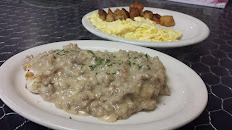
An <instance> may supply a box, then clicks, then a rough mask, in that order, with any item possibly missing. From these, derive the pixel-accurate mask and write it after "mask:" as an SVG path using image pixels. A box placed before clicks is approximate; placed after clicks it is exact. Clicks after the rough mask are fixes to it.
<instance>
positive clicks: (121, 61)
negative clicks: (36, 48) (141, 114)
mask: <svg viewBox="0 0 232 130" xmlns="http://www.w3.org/2000/svg"><path fill="white" fill-rule="evenodd" d="M23 68H24V70H26V71H28V72H32V73H33V75H30V76H29V77H28V76H26V80H27V88H30V89H29V90H30V91H31V92H33V93H38V94H40V95H41V96H42V98H43V99H44V100H45V101H48V102H52V103H54V104H55V105H56V107H57V108H60V109H63V110H65V111H67V112H69V113H73V114H78V115H92V116H95V117H98V118H99V119H101V120H104V121H108V122H114V121H116V120H118V119H127V118H128V117H130V116H131V115H132V114H133V113H136V112H138V111H141V110H154V108H155V107H156V102H157V99H158V97H159V95H169V94H170V91H169V88H168V87H167V85H166V81H167V76H166V73H165V68H164V66H163V64H162V63H161V62H160V60H159V58H158V57H150V56H149V55H147V54H144V53H138V52H135V51H128V52H127V51H124V50H120V51H118V52H108V51H104V52H100V51H91V50H82V49H80V48H78V47H77V45H76V44H69V45H66V46H64V47H63V49H62V50H51V51H48V52H44V53H41V54H39V55H37V56H35V57H34V56H32V55H31V56H27V58H26V59H25V62H24V64H23Z"/></svg>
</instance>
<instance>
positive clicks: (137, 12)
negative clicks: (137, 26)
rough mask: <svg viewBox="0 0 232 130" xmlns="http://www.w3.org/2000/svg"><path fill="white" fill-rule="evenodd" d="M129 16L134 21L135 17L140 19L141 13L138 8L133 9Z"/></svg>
mask: <svg viewBox="0 0 232 130" xmlns="http://www.w3.org/2000/svg"><path fill="white" fill-rule="evenodd" d="M129 14H130V18H131V19H132V20H134V17H138V16H139V15H140V12H139V9H138V8H131V9H130V12H129Z"/></svg>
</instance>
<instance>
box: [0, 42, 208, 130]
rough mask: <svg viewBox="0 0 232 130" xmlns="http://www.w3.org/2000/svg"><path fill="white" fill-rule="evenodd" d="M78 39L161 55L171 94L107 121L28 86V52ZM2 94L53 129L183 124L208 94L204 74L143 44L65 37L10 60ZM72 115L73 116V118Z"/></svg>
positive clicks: (125, 129) (123, 129)
mask: <svg viewBox="0 0 232 130" xmlns="http://www.w3.org/2000/svg"><path fill="white" fill-rule="evenodd" d="M69 43H76V44H78V46H79V47H80V48H82V49H90V50H100V51H104V50H108V51H118V50H120V49H123V50H133V51H138V52H143V53H147V54H148V55H150V56H158V57H159V58H160V60H161V61H162V62H163V64H164V66H165V67H166V70H167V76H168V83H167V84H168V86H169V87H170V89H171V96H162V97H161V98H160V100H159V102H158V104H157V105H158V106H157V108H156V109H155V110H153V111H150V112H138V113H136V114H134V115H132V116H131V117H130V118H128V119H126V120H119V121H117V122H115V123H105V122H103V121H100V120H98V119H97V118H95V117H92V116H87V117H82V116H78V115H72V114H69V113H67V112H65V111H63V110H60V109H58V108H56V107H55V105H54V104H52V103H49V102H46V101H44V100H42V98H41V97H40V95H36V94H32V93H31V92H29V91H28V90H27V89H26V88H25V77H24V75H25V72H24V71H23V69H22V63H23V61H24V59H25V57H26V56H27V55H31V54H33V55H37V54H39V53H41V52H44V51H48V50H51V49H61V48H62V46H63V45H67V44H69ZM0 83H1V85H0V97H1V99H2V101H3V102H4V103H6V105H8V106H9V107H10V108H11V109H13V110H14V111H15V112H17V113H19V114H20V115H22V116H24V117H26V118H28V119H29V120H32V121H34V122H36V123H38V124H41V125H44V126H47V127H51V128H53V129H75V130H92V129H95V130H107V129H110V130H118V129H120V130H129V129H130V130H132V129H133V130H145V129H147V130H150V129H157V130H158V129H175V128H177V127H180V126H183V125H185V124H187V123H189V122H190V121H192V120H193V119H195V118H196V117H197V116H199V115H200V114H201V112H202V111H203V110H204V108H205V106H206V103H207V99H208V94H207V90H206V86H205V84H204V82H203V81H202V80H201V78H200V77H199V76H198V75H197V74H196V73H195V72H194V71H193V70H192V69H190V68H189V67H188V66H186V65H185V64H183V63H181V62H180V61H178V60H176V59H174V58H172V57H170V56H168V55H166V54H163V53H161V52H158V51H155V50H151V49H148V48H144V47H139V46H134V45H128V44H122V43H116V42H109V41H94V40H87V41H65V42H58V43H53V44H47V45H43V46H38V47H35V48H32V49H29V50H26V51H24V52H21V53H19V54H17V55H15V56H13V57H11V58H10V59H9V60H7V61H6V62H5V63H4V64H3V65H2V66H1V68H0ZM69 117H72V119H70V118H69Z"/></svg>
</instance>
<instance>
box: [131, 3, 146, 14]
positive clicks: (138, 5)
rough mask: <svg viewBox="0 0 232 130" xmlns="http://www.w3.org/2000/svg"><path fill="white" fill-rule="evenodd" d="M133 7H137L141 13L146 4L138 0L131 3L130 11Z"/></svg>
mask: <svg viewBox="0 0 232 130" xmlns="http://www.w3.org/2000/svg"><path fill="white" fill-rule="evenodd" d="M132 8H137V9H138V10H139V14H140V13H141V12H142V10H143V8H144V6H143V5H141V4H140V3H138V2H135V3H134V4H131V5H130V6H129V9H130V11H131V9H132Z"/></svg>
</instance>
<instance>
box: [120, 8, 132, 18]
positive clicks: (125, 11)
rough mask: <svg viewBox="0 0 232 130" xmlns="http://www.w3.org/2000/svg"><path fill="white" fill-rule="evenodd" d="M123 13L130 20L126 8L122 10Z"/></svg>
mask: <svg viewBox="0 0 232 130" xmlns="http://www.w3.org/2000/svg"><path fill="white" fill-rule="evenodd" d="M122 11H123V13H125V14H126V16H127V18H129V16H130V15H129V12H128V11H127V10H126V9H124V8H122Z"/></svg>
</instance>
